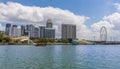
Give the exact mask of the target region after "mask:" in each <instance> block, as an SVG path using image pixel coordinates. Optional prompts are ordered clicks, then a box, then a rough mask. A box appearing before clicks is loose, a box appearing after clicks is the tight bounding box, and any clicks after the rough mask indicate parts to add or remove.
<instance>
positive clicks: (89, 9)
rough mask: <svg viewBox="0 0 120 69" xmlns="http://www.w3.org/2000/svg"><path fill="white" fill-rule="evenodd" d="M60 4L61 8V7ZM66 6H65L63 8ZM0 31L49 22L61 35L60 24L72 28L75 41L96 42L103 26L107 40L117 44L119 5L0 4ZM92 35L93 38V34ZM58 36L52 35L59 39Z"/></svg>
mask: <svg viewBox="0 0 120 69" xmlns="http://www.w3.org/2000/svg"><path fill="white" fill-rule="evenodd" d="M63 2H64V4H63ZM68 2H69V5H68V4H67V3H68ZM0 7H1V8H0V9H1V10H3V11H0V23H1V25H0V27H1V29H2V27H3V28H4V27H5V24H6V23H15V24H18V25H22V24H23V25H26V24H34V25H36V26H37V25H45V22H46V20H47V19H52V20H53V23H55V24H54V28H55V29H56V31H61V29H60V28H61V27H60V24H76V26H77V38H79V39H90V40H93V37H94V36H95V37H96V40H100V37H99V35H100V33H99V31H100V28H101V27H102V26H105V27H106V29H107V31H108V40H110V39H111V38H110V37H113V38H115V39H116V40H120V38H119V35H120V28H119V26H120V21H119V18H120V13H119V11H120V1H117V0H100V1H98V0H93V1H88V0H80V1H78V0H74V1H68V0H66V1H63V0H62V1H57V0H41V1H39V0H36V1H30V2H28V1H24V0H21V1H17V0H13V1H12V2H10V1H9V0H6V1H4V0H1V1H0ZM93 33H94V34H93ZM60 35H61V33H59V32H58V33H56V36H57V37H60Z"/></svg>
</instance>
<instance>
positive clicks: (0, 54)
mask: <svg viewBox="0 0 120 69" xmlns="http://www.w3.org/2000/svg"><path fill="white" fill-rule="evenodd" d="M119 68H120V46H112V45H111V46H90V45H88V46H87V45H86V46H82V45H80V46H72V45H71V46H67V45H65V46H64V45H63V46H62V45H58V46H57V45H56V46H46V47H36V46H0V69H119Z"/></svg>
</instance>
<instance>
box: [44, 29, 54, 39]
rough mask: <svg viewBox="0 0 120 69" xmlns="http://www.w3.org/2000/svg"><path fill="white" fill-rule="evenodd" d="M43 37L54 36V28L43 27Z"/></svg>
mask: <svg viewBox="0 0 120 69" xmlns="http://www.w3.org/2000/svg"><path fill="white" fill-rule="evenodd" d="M45 38H55V29H53V28H45Z"/></svg>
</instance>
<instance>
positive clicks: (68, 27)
mask: <svg viewBox="0 0 120 69" xmlns="http://www.w3.org/2000/svg"><path fill="white" fill-rule="evenodd" d="M61 29H62V30H61V31H62V39H68V38H72V39H76V25H72V24H62V28H61Z"/></svg>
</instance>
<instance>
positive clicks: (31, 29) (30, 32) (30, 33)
mask: <svg viewBox="0 0 120 69" xmlns="http://www.w3.org/2000/svg"><path fill="white" fill-rule="evenodd" d="M26 27H27V32H28V36H29V37H34V29H35V27H34V26H33V25H32V24H31V25H27V26H26Z"/></svg>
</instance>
